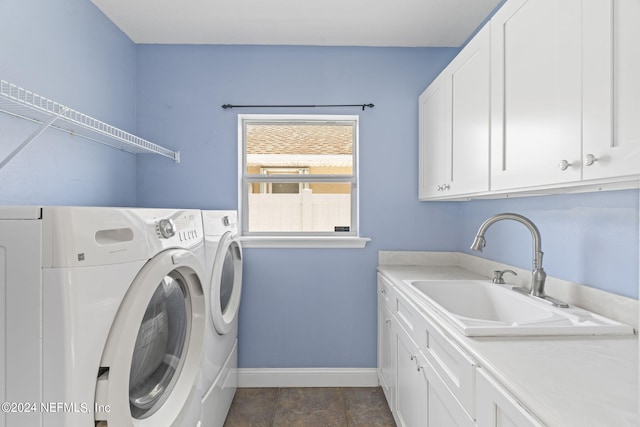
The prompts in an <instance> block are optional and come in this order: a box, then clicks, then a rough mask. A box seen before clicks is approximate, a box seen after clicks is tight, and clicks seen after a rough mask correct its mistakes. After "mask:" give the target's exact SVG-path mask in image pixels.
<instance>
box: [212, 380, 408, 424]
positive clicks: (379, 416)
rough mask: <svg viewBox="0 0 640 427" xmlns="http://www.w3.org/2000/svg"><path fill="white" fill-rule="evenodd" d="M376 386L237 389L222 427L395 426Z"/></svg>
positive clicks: (380, 390) (382, 395) (385, 402)
mask: <svg viewBox="0 0 640 427" xmlns="http://www.w3.org/2000/svg"><path fill="white" fill-rule="evenodd" d="M395 425H396V424H395V422H394V421H393V416H392V415H391V412H390V411H389V407H388V406H387V401H386V400H385V398H384V393H383V392H382V389H381V388H380V387H364V388H360V387H348V388H312V387H310V388H239V389H238V390H237V391H236V396H235V398H234V400H233V403H232V404H231V409H230V410H229V415H228V416H227V420H226V422H225V424H224V426H225V427H272V426H273V427H284V426H291V427H316V426H317V427H356V426H358V427H395Z"/></svg>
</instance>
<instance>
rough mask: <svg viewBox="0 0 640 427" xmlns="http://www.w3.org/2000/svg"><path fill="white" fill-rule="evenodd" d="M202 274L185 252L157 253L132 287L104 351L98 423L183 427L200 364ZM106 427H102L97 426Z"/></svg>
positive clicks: (98, 390) (202, 333)
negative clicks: (176, 426)
mask: <svg viewBox="0 0 640 427" xmlns="http://www.w3.org/2000/svg"><path fill="white" fill-rule="evenodd" d="M201 277H203V276H202V267H201V265H200V262H199V261H198V259H197V258H196V257H195V256H194V255H193V254H192V253H191V252H188V251H185V250H182V249H171V250H167V251H164V252H161V253H159V254H158V255H156V256H155V257H153V258H152V259H151V260H149V262H147V263H146V264H145V265H144V267H143V268H142V269H141V270H140V272H139V273H138V275H137V276H136V278H135V280H134V282H133V283H132V284H131V286H130V288H129V290H128V291H127V294H126V295H125V297H124V299H123V301H122V304H121V305H120V307H119V309H118V312H117V314H116V317H115V319H114V322H113V326H112V328H111V331H110V332H109V337H108V339H107V343H106V346H105V349H104V353H103V356H102V361H101V365H100V372H99V373H98V381H97V390H96V408H95V409H96V421H106V423H107V425H109V426H110V425H115V426H141V427H142V426H159V425H164V426H173V425H180V422H181V420H183V419H184V417H185V416H187V415H188V410H189V409H190V404H191V402H192V400H193V399H194V398H197V399H199V398H200V396H195V394H194V392H195V387H196V386H197V378H198V372H199V367H200V361H201V359H202V351H203V342H204V316H205V314H204V313H205V301H204V295H203V292H202V282H201ZM98 425H100V424H98Z"/></svg>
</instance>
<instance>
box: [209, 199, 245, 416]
mask: <svg viewBox="0 0 640 427" xmlns="http://www.w3.org/2000/svg"><path fill="white" fill-rule="evenodd" d="M202 222H203V227H204V242H205V258H206V262H205V268H206V271H207V282H206V283H207V285H205V287H204V293H205V297H206V301H207V321H206V322H205V351H204V360H203V364H202V382H201V386H200V388H201V391H202V414H201V416H200V418H201V420H202V426H203V427H220V426H222V425H223V424H224V420H225V418H226V417H227V413H228V412H229V407H230V406H231V402H232V401H233V397H234V395H235V392H236V388H237V385H238V374H237V367H238V310H239V309H240V296H241V293H242V247H241V245H240V242H239V241H238V240H237V237H238V236H237V233H238V226H237V212H236V211H204V210H203V211H202Z"/></svg>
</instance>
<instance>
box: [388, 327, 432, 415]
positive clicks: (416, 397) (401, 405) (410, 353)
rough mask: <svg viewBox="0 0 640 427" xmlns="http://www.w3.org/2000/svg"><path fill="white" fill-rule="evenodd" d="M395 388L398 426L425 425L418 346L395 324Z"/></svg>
mask: <svg viewBox="0 0 640 427" xmlns="http://www.w3.org/2000/svg"><path fill="white" fill-rule="evenodd" d="M396 339H397V346H396V348H397V351H398V352H397V357H396V362H397V369H398V370H397V377H396V380H397V390H396V417H395V418H396V421H397V423H398V427H425V426H426V425H427V411H428V408H427V388H426V387H427V383H426V381H425V380H424V377H423V375H422V373H421V372H420V371H419V370H418V361H417V358H418V346H417V345H416V344H415V343H414V342H413V340H412V339H411V338H410V336H409V335H408V334H407V332H405V330H404V329H403V328H402V327H401V326H400V325H397V324H396Z"/></svg>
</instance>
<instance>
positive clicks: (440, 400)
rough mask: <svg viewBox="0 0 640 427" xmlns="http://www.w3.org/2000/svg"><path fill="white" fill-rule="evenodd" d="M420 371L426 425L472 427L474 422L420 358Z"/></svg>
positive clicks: (430, 366)
mask: <svg viewBox="0 0 640 427" xmlns="http://www.w3.org/2000/svg"><path fill="white" fill-rule="evenodd" d="M420 363H421V365H420V367H419V369H420V371H421V372H422V373H423V374H424V376H425V381H426V382H427V406H428V408H429V412H428V414H427V425H428V426H429V427H442V426H447V427H473V426H475V423H474V420H473V419H472V418H471V417H470V416H469V414H467V412H466V411H465V410H464V409H463V408H462V405H461V404H460V402H458V400H457V399H456V398H455V397H454V395H453V393H452V392H451V390H449V389H448V388H447V386H446V385H445V383H444V382H443V381H442V379H441V378H440V376H439V375H438V374H437V373H436V371H435V370H434V369H433V366H432V365H431V364H430V363H429V362H428V361H427V360H426V359H425V358H424V356H423V357H422V358H421V362H420Z"/></svg>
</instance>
